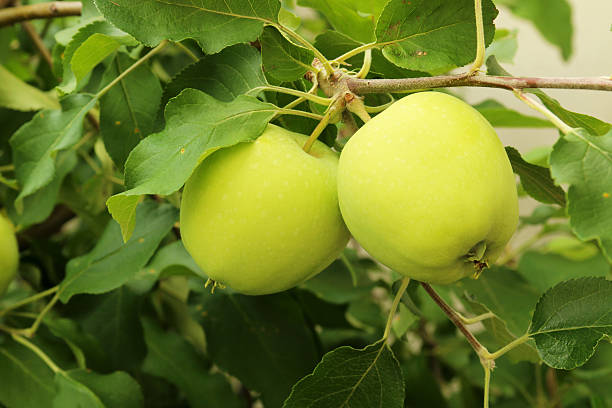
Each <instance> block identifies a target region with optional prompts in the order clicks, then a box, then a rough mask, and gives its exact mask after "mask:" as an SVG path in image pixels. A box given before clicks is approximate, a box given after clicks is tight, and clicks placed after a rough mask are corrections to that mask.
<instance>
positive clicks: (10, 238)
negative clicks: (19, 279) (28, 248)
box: [0, 214, 19, 296]
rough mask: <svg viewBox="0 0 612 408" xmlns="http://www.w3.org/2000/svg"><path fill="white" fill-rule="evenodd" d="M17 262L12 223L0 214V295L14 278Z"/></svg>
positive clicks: (17, 254)
mask: <svg viewBox="0 0 612 408" xmlns="http://www.w3.org/2000/svg"><path fill="white" fill-rule="evenodd" d="M18 264H19V249H18V248H17V238H15V229H14V228H13V224H11V222H10V221H9V220H8V219H7V218H6V217H4V216H3V215H2V214H0V296H2V295H3V294H4V292H5V291H6V288H7V287H8V285H9V283H11V281H12V280H13V279H15V275H16V274H17V265H18Z"/></svg>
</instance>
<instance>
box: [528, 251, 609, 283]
mask: <svg viewBox="0 0 612 408" xmlns="http://www.w3.org/2000/svg"><path fill="white" fill-rule="evenodd" d="M609 270H610V265H609V264H608V262H607V261H606V259H605V257H604V256H603V255H601V254H598V255H596V256H592V257H589V258H587V259H585V260H572V259H569V258H567V257H565V256H562V255H559V254H555V253H540V252H535V251H528V252H525V253H524V254H523V256H522V257H521V259H520V261H519V265H518V271H519V273H520V274H521V275H522V276H523V277H524V278H525V279H526V280H527V281H528V282H529V283H530V284H531V285H532V286H534V287H536V288H537V289H538V290H539V291H540V292H542V293H543V292H544V291H546V290H548V289H550V288H551V287H553V286H554V285H556V284H558V283H559V282H562V281H564V280H568V279H574V278H581V277H585V276H602V277H605V276H607V275H608V274H609Z"/></svg>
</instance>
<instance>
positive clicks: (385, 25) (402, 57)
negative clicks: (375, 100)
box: [376, 0, 497, 73]
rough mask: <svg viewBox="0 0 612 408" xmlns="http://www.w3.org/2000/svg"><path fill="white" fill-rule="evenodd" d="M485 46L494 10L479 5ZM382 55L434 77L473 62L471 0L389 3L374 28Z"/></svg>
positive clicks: (491, 31)
mask: <svg viewBox="0 0 612 408" xmlns="http://www.w3.org/2000/svg"><path fill="white" fill-rule="evenodd" d="M482 8H483V20H484V31H485V42H486V44H487V45H488V44H490V43H491V41H492V40H493V34H494V31H495V27H494V26H493V20H494V19H495V17H496V16H497V10H496V9H495V6H494V5H493V3H492V2H491V0H484V1H483V2H482ZM376 42H377V43H378V44H381V45H382V47H383V49H382V51H383V55H384V56H385V57H386V58H387V59H388V60H389V61H391V62H393V63H394V64H396V65H398V66H400V67H403V68H408V69H413V70H418V71H425V72H429V73H437V72H443V71H447V70H449V69H451V68H455V67H459V66H463V65H465V64H468V63H470V62H472V61H473V60H474V58H475V56H476V24H475V18H474V2H473V1H472V0H456V1H452V2H448V1H444V0H427V1H426V0H413V1H411V2H410V3H407V2H406V1H405V0H391V1H389V2H388V3H387V5H386V6H385V9H384V10H383V12H382V14H381V16H380V18H379V19H378V23H377V24H376Z"/></svg>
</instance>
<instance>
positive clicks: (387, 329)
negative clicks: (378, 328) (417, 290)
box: [382, 278, 410, 340]
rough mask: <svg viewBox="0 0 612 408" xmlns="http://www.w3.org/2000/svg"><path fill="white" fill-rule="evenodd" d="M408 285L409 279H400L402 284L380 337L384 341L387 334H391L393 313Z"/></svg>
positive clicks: (387, 336)
mask: <svg viewBox="0 0 612 408" xmlns="http://www.w3.org/2000/svg"><path fill="white" fill-rule="evenodd" d="M409 283H410V278H404V279H402V284H401V285H400V287H399V289H398V291H397V293H396V294H395V298H394V299H393V304H392V305H391V310H389V317H387V325H386V326H385V332H384V334H383V336H382V338H383V339H384V340H387V338H389V333H391V324H392V323H393V316H395V312H396V311H397V307H398V306H399V302H400V300H401V299H402V296H403V295H404V292H405V291H406V288H407V287H408V284H409Z"/></svg>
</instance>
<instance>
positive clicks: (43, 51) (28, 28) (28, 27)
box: [21, 21, 53, 68]
mask: <svg viewBox="0 0 612 408" xmlns="http://www.w3.org/2000/svg"><path fill="white" fill-rule="evenodd" d="M21 27H22V28H23V30H24V31H25V32H26V33H27V34H28V37H30V39H31V40H32V43H34V46H35V47H36V50H37V51H38V53H39V54H40V55H41V57H42V58H43V59H44V60H45V62H46V63H47V65H49V67H51V68H53V59H52V58H51V53H50V52H49V50H48V49H47V47H46V46H45V44H44V43H43V40H42V38H40V36H39V35H38V33H37V32H36V29H35V28H34V25H32V23H30V22H29V21H24V22H22V23H21Z"/></svg>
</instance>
